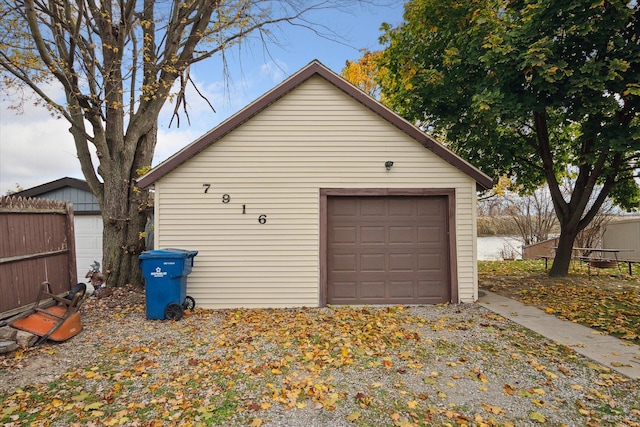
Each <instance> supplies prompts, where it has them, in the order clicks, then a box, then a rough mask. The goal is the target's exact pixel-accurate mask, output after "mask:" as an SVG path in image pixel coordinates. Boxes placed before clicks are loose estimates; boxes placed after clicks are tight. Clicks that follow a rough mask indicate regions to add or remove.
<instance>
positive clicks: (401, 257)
mask: <svg viewBox="0 0 640 427" xmlns="http://www.w3.org/2000/svg"><path fill="white" fill-rule="evenodd" d="M415 270H416V261H415V255H414V254H407V253H403V254H389V272H391V273H399V272H407V271H409V272H413V271H415Z"/></svg>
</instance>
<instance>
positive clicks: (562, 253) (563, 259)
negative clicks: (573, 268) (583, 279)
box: [549, 227, 578, 277]
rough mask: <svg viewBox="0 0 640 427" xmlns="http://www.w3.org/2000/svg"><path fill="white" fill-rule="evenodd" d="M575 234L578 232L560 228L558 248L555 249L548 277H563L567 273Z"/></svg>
mask: <svg viewBox="0 0 640 427" xmlns="http://www.w3.org/2000/svg"><path fill="white" fill-rule="evenodd" d="M577 234H578V230H570V229H569V228H568V227H561V228H560V237H559V238H558V248H557V249H556V256H555V257H554V259H553V265H552V266H551V269H550V270H549V276H551V277H564V276H566V275H567V274H568V273H569V266H570V265H571V256H572V254H573V242H574V241H575V239H576V236H577Z"/></svg>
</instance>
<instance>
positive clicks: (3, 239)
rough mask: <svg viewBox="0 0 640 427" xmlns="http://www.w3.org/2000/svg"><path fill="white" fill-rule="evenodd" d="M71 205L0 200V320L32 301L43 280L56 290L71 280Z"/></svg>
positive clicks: (73, 268) (73, 278) (73, 273)
mask: <svg viewBox="0 0 640 427" xmlns="http://www.w3.org/2000/svg"><path fill="white" fill-rule="evenodd" d="M73 233H74V232H73V207H72V205H71V203H67V202H62V201H56V200H46V199H26V198H22V197H8V196H4V197H2V198H0V318H3V317H8V316H10V315H12V314H15V313H17V312H19V311H21V310H22V309H24V308H25V307H27V306H29V305H30V304H33V303H34V302H35V300H36V298H37V296H38V290H39V289H40V285H41V283H42V282H44V281H48V282H49V283H51V289H52V292H53V293H55V294H61V293H63V292H66V291H68V290H69V289H70V288H71V287H72V286H73V285H75V283H76V279H77V277H76V274H77V273H76V261H75V260H76V253H75V245H74V234H73Z"/></svg>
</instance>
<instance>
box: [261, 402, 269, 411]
mask: <svg viewBox="0 0 640 427" xmlns="http://www.w3.org/2000/svg"><path fill="white" fill-rule="evenodd" d="M260 408H261V409H264V410H265V411H266V410H267V409H269V408H271V404H270V403H267V402H262V403H261V404H260Z"/></svg>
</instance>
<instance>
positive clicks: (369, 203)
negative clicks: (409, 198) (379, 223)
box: [356, 197, 387, 221]
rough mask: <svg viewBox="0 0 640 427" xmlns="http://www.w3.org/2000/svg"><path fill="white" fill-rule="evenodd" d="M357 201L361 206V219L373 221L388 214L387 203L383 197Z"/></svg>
mask: <svg viewBox="0 0 640 427" xmlns="http://www.w3.org/2000/svg"><path fill="white" fill-rule="evenodd" d="M356 203H357V204H359V206H360V209H359V210H358V212H359V213H360V217H359V219H360V220H365V221H373V220H377V219H379V218H385V217H386V215H387V213H386V204H385V202H384V199H383V198H378V197H374V198H367V199H366V200H365V199H363V200H357V201H356Z"/></svg>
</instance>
